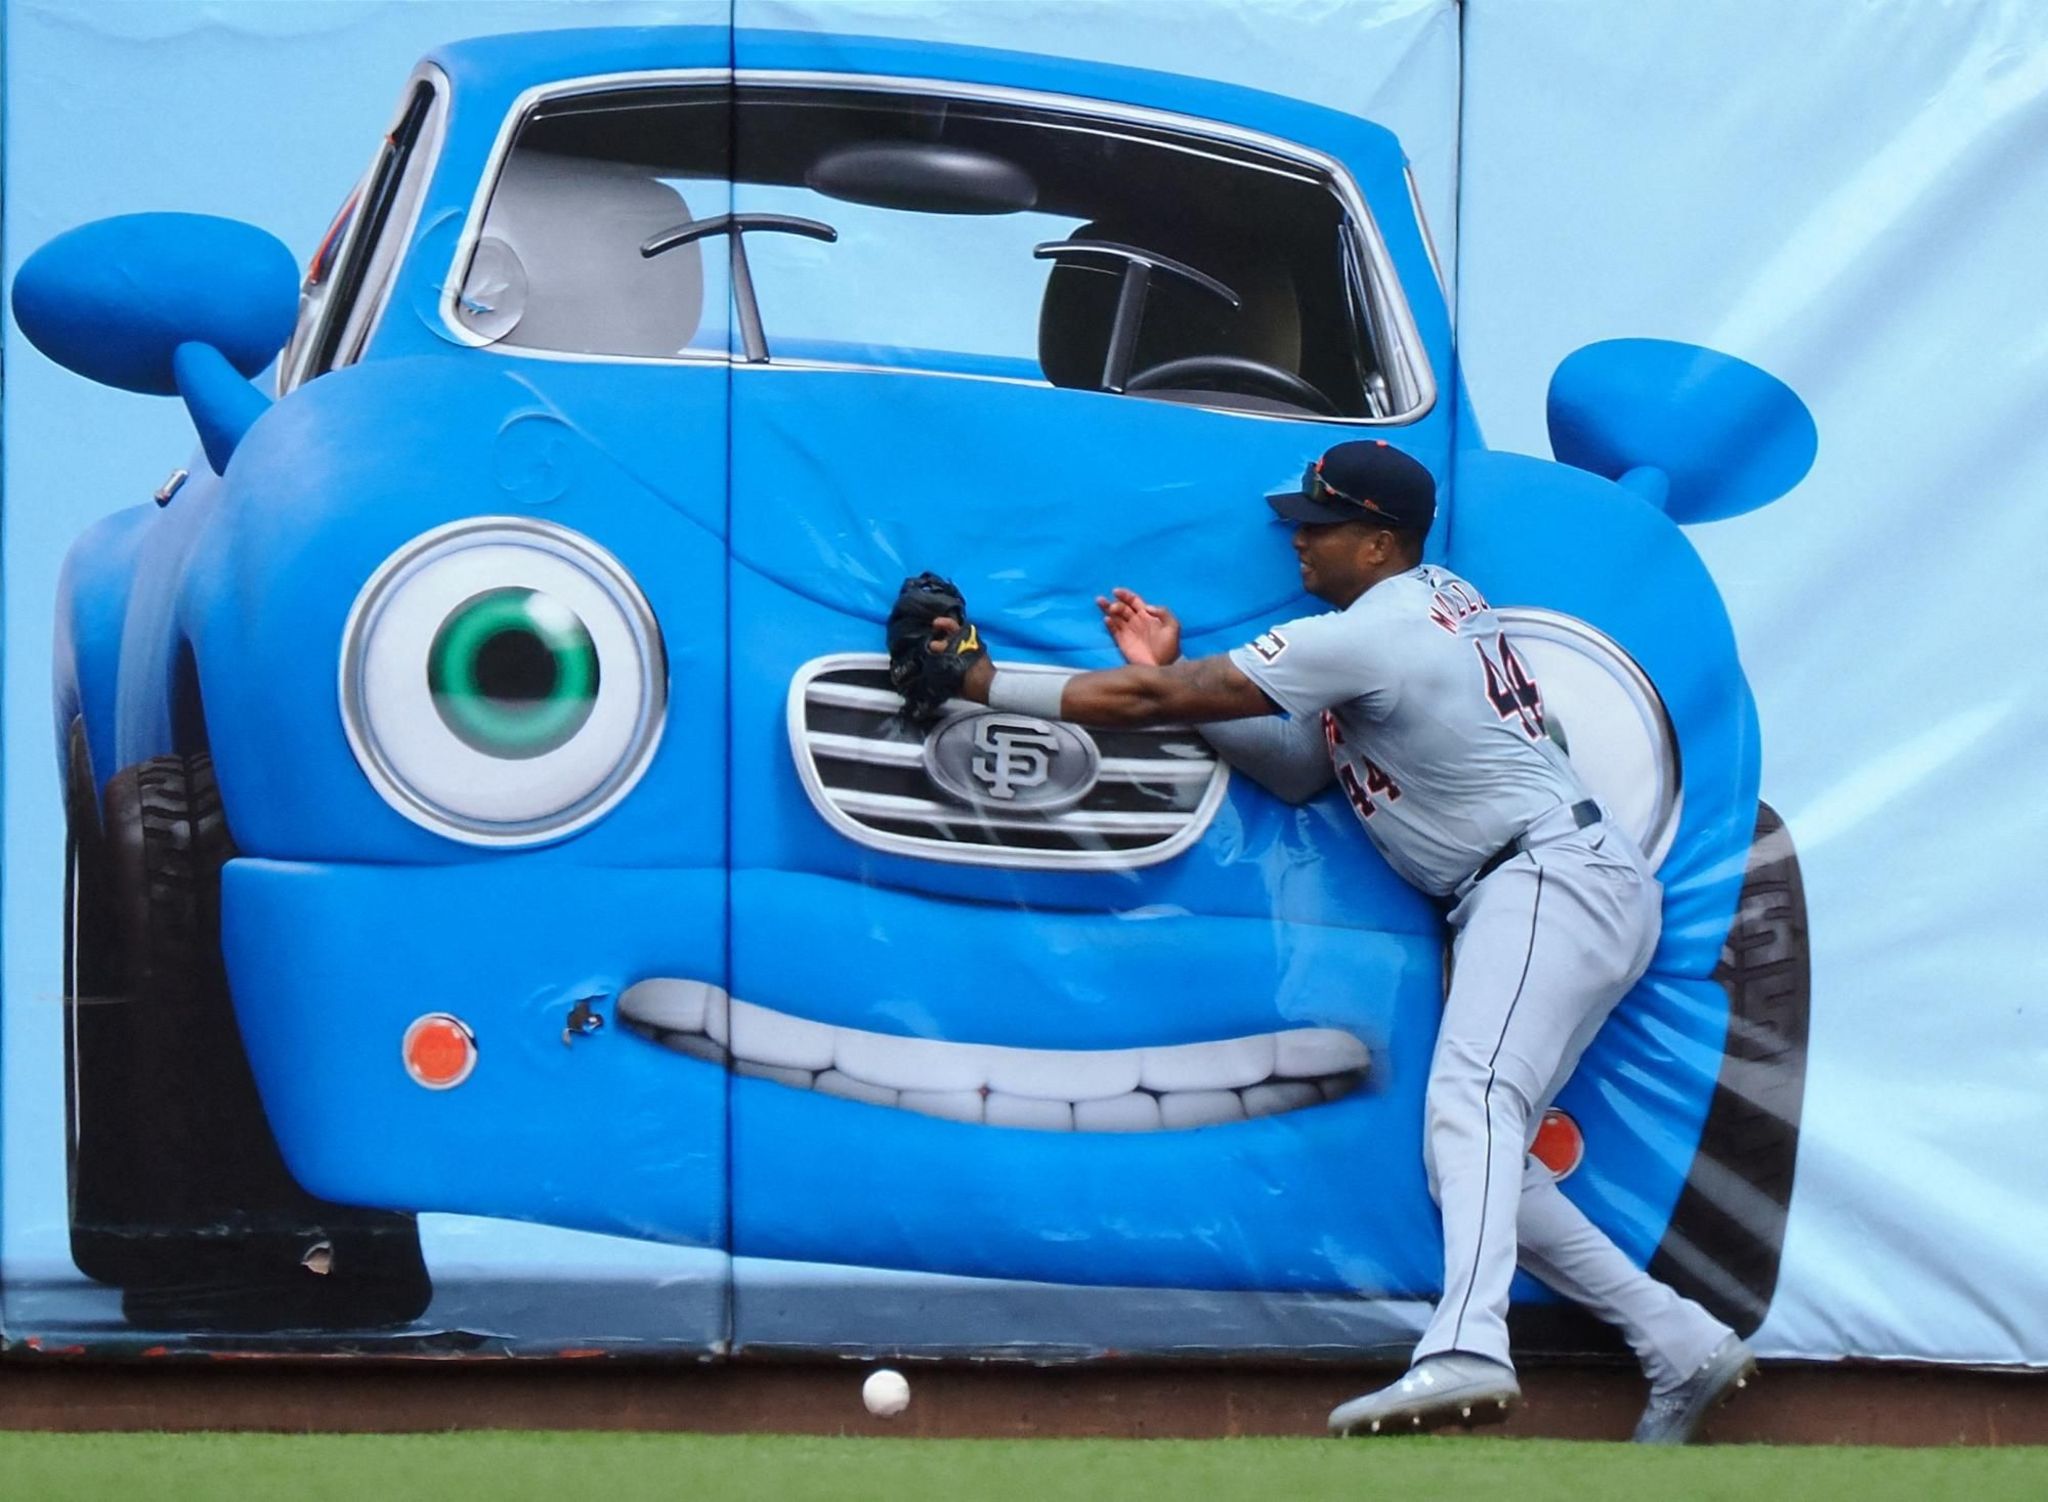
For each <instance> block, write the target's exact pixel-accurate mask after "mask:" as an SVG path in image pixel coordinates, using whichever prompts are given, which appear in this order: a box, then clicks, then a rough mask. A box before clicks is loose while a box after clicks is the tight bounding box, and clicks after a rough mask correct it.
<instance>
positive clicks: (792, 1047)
mask: <svg viewBox="0 0 2048 1502" xmlns="http://www.w3.org/2000/svg"><path fill="white" fill-rule="evenodd" d="M731 1028H732V1052H733V1057H734V1058H736V1059H752V1060H753V1061H754V1062H755V1063H757V1064H779V1065H781V1066H782V1067H783V1068H784V1069H830V1068H831V1067H832V1051H833V1044H834V1043H835V1041H836V1040H837V1038H838V1034H839V1029H838V1028H836V1027H833V1026H831V1025H829V1024H828V1023H823V1022H813V1021H812V1020H811V1019H810V1018H808V1017H792V1016H790V1015H789V1013H787V1012H777V1011H773V1010H771V1009H769V1008H767V1007H763V1006H756V1005H755V1004H754V1003H753V1002H751V1001H735V1002H733V1003H732V1022H731Z"/></svg>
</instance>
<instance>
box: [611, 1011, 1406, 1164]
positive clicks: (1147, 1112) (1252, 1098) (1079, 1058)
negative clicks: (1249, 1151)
mask: <svg viewBox="0 0 2048 1502" xmlns="http://www.w3.org/2000/svg"><path fill="white" fill-rule="evenodd" d="M618 1017H619V1021H620V1023H621V1024H623V1025H624V1026H625V1027H626V1028H627V1029H628V1030H630V1031H632V1032H634V1033H637V1034H639V1035H640V1036H641V1037H644V1038H648V1039H651V1040H653V1041H654V1042H656V1043H659V1044H661V1045H662V1046H663V1047H664V1048H668V1049H672V1050H673V1051H675V1052H677V1053H682V1054H688V1055H690V1056H691V1057H693V1058H698V1059H704V1060H706V1061H708V1062H711V1063H717V1064H725V1065H728V1066H730V1068H731V1069H732V1070H733V1072H734V1073H735V1074H741V1075H747V1076H752V1077H756V1078H760V1079H766V1080H772V1081H774V1082H775V1083H777V1084H781V1085H787V1086H789V1087H791V1088H792V1089H797V1090H814V1091H817V1092H819V1093H821V1094H825V1095H838V1096H843V1097H845V1098H847V1099H850V1100H858V1101H865V1102H868V1103H869V1104H872V1105H879V1106H893V1107H896V1108H898V1109H901V1110H907V1111H917V1112H921V1113H923V1114H925V1115H928V1116H940V1117H945V1118H947V1119H949V1120H953V1121H963V1122H973V1123H978V1124H982V1125H987V1126H1002V1127H1021V1128H1024V1129H1027V1130H1035V1131H1050V1132H1069V1131H1072V1132H1156V1131H1174V1130H1181V1129H1185V1128H1189V1127H1200V1126H1213V1125H1218V1124H1221V1123H1225V1122H1232V1121H1243V1120H1245V1119H1246V1118H1248V1117H1255V1116H1275V1115H1279V1114H1280V1113H1282V1112H1286V1111H1295V1110H1300V1109H1303V1108H1304V1107H1308V1106H1317V1105H1321V1104H1323V1103H1324V1102H1325V1101H1332V1100H1336V1099H1337V1098H1339V1097H1340V1096H1343V1095H1347V1094H1349V1093H1350V1092H1351V1091H1353V1090H1355V1089H1357V1088H1358V1087H1359V1085H1361V1084H1362V1083H1363V1082H1364V1080H1365V1078H1366V1075H1367V1071H1368V1068H1369V1066H1370V1063H1371V1053H1370V1050H1368V1049H1367V1048H1366V1046H1365V1044H1364V1043H1362V1042H1361V1041H1359V1039H1358V1038H1357V1036H1356V1035H1354V1034H1352V1033H1349V1032H1346V1031H1344V1030H1343V1029H1341V1028H1333V1027H1297V1028H1287V1029H1283V1030H1280V1031H1277V1032H1270V1033H1254V1034H1251V1035H1248V1036H1245V1037H1239V1038H1224V1039H1219V1040H1216V1041H1213V1042H1204V1043H1174V1044H1163V1045H1159V1046H1156V1047H1140V1048H1110V1049H1057V1048H1013V1047H1008V1046H1003V1045H997V1044H984V1043H952V1042H944V1041H940V1040H937V1039H932V1038H909V1037H903V1036H900V1035H898V1034H894V1033H876V1032H867V1031H864V1030H862V1029H859V1028H850V1027H839V1026H835V1025H833V1024H831V1023H825V1022H817V1021H813V1020H812V1019H810V1018H807V1017H797V1016H792V1015H791V1014H789V1013H786V1012H777V1011H774V1010H772V1009H770V1008H768V1007H763V1006H756V1005H754V1004H753V1003H751V1002H745V1001H731V1000H729V999H728V998H727V996H726V993H725V992H724V991H723V990H722V989H720V988H719V987H717V986H714V985H711V984H710V983H709V982H706V981H692V980H670V979H660V980H645V981H641V982H639V983H638V984H637V985H634V986H632V987H631V988H629V989H628V990H627V991H626V992H625V994H624V995H622V996H620V998H619V1003H618Z"/></svg>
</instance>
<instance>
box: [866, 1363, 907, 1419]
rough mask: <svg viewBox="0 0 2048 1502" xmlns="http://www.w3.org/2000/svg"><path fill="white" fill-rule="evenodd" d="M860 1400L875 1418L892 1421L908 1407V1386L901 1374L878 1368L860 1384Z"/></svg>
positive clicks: (886, 1368) (885, 1368)
mask: <svg viewBox="0 0 2048 1502" xmlns="http://www.w3.org/2000/svg"><path fill="white" fill-rule="evenodd" d="M860 1400H861V1402H863V1403H865V1404H867V1405H868V1412H869V1413H872V1414H873V1415H874V1416H875V1417H876V1418H881V1419H893V1418H894V1417H896V1415H897V1414H899V1413H901V1412H902V1411H903V1410H904V1409H906V1408H908V1407H909V1406H910V1384H909V1383H908V1382H907V1381H905V1380H904V1377H903V1373H901V1372H898V1371H891V1370H890V1369H889V1368H888V1367H886V1366H885V1367H879V1368H877V1369H876V1370H874V1371H872V1372H869V1373H868V1380H867V1381H865V1382H863V1383H861V1385H860Z"/></svg>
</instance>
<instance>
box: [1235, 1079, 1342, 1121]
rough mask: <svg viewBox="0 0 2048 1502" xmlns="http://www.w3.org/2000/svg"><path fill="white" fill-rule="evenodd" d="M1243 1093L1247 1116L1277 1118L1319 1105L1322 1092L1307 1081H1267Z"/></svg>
mask: <svg viewBox="0 0 2048 1502" xmlns="http://www.w3.org/2000/svg"><path fill="white" fill-rule="evenodd" d="M1243 1093H1244V1114H1245V1115H1247V1116H1278V1115H1279V1114H1280V1113H1281V1112H1282V1111H1299V1110H1300V1109H1301V1108H1302V1107H1303V1106H1315V1105H1321V1104H1322V1100H1323V1092H1322V1091H1320V1090H1318V1089H1317V1088H1316V1087H1315V1086H1314V1085H1312V1084H1310V1083H1309V1082H1308V1081H1307V1080H1268V1081H1267V1082H1266V1083H1265V1084H1263V1085H1253V1086H1252V1087H1251V1088H1250V1089H1248V1090H1246V1091H1244V1092H1243Z"/></svg>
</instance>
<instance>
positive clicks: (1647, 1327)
mask: <svg viewBox="0 0 2048 1502" xmlns="http://www.w3.org/2000/svg"><path fill="white" fill-rule="evenodd" d="M1515 1230H1516V1234H1517V1236H1518V1238H1519V1242H1520V1255H1521V1263H1522V1266H1523V1267H1524V1268H1526V1269H1528V1271H1529V1272H1531V1273H1533V1274H1534V1275H1535V1276H1536V1277H1538V1278H1541V1279H1542V1280H1543V1282H1544V1283H1546V1284H1547V1285H1549V1286H1550V1287H1551V1288H1554V1289H1556V1290H1557V1291H1558V1292H1559V1293H1561V1294H1563V1295H1564V1296H1565V1297H1566V1298H1568V1299H1570V1300H1572V1301H1573V1302H1574V1303H1576V1304H1580V1305H1582V1306H1584V1307H1585V1308H1586V1309H1588V1310H1590V1311H1592V1312H1593V1313H1594V1314H1597V1315H1598V1316H1600V1318H1602V1319H1604V1320H1606V1321H1607V1323H1609V1324H1610V1325H1613V1326H1615V1327H1616V1328H1618V1329H1619V1330H1620V1331H1621V1333H1622V1336H1623V1338H1624V1339H1626V1340H1627V1341H1628V1343H1629V1347H1630V1349H1632V1350H1633V1351H1634V1352H1635V1353H1636V1358H1637V1359H1638V1360H1639V1361H1641V1362H1642V1364H1643V1371H1644V1372H1645V1373H1646V1374H1647V1375H1648V1376H1649V1378H1650V1381H1651V1384H1652V1385H1653V1386H1660V1385H1662V1386H1668V1385H1670V1384H1672V1383H1675V1382H1679V1381H1683V1380H1684V1378H1685V1377H1686V1376H1687V1375H1688V1374H1690V1373H1692V1372H1695V1371H1697V1370H1698V1369H1699V1367H1700V1365H1701V1364H1702V1363H1703V1362H1705V1361H1706V1359H1707V1358H1708V1357H1709V1356H1711V1355H1712V1354H1713V1353H1714V1350H1715V1348H1716V1347H1717V1346H1719V1345H1720V1344H1721V1342H1722V1341H1724V1340H1726V1339H1727V1338H1728V1337H1729V1336H1730V1335H1732V1334H1734V1333H1735V1332H1734V1331H1732V1330H1730V1329H1729V1328H1728V1327H1727V1326H1726V1325H1724V1324H1722V1323H1721V1322H1720V1321H1719V1320H1717V1319H1715V1318H1714V1316H1713V1315H1711V1314H1709V1313H1707V1311H1706V1310H1704V1309H1702V1308H1701V1307H1700V1306H1699V1305H1698V1304H1696V1303H1694V1302H1693V1301H1692V1300H1691V1299H1688V1298H1684V1297H1681V1296H1680V1295H1679V1294H1678V1293H1677V1292H1676V1291H1674V1290H1673V1289H1671V1288H1668V1287H1666V1286H1665V1285H1664V1284H1662V1283H1659V1282H1658V1281H1657V1280H1656V1279H1655V1278H1653V1277H1651V1276H1650V1275H1649V1274H1648V1273H1646V1272H1644V1271H1643V1270H1642V1269H1641V1268H1640V1267H1637V1266H1636V1265H1635V1263H1633V1262H1631V1261H1630V1260H1629V1259H1628V1256H1627V1254H1626V1253H1624V1252H1623V1251H1622V1250H1621V1248H1620V1247H1618V1246H1616V1245H1615V1244H1614V1243H1613V1242H1612V1241H1611V1240H1609V1239H1608V1237H1607V1235H1606V1233H1605V1232H1603V1231H1602V1230H1601V1229H1600V1228H1599V1227H1598V1226H1596V1225H1594V1224H1593V1222H1592V1221H1590V1220H1588V1219H1587V1218H1586V1214H1585V1212H1584V1211H1583V1210H1581V1209H1580V1208H1579V1207H1578V1206H1577V1205H1575V1204H1573V1203H1572V1202H1571V1201H1570V1200H1569V1199H1567V1198H1566V1197H1565V1194H1564V1191H1563V1190H1561V1189H1559V1188H1558V1187H1557V1182H1556V1180H1554V1179H1553V1178H1552V1177H1551V1176H1550V1170H1549V1169H1547V1168H1545V1167H1544V1166H1543V1165H1542V1164H1541V1163H1539V1162H1537V1161H1536V1159H1534V1158H1529V1159H1527V1160H1525V1162H1524V1165H1523V1169H1522V1197H1521V1200H1520V1203H1519V1205H1518V1208H1517V1213H1516V1218H1515Z"/></svg>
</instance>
